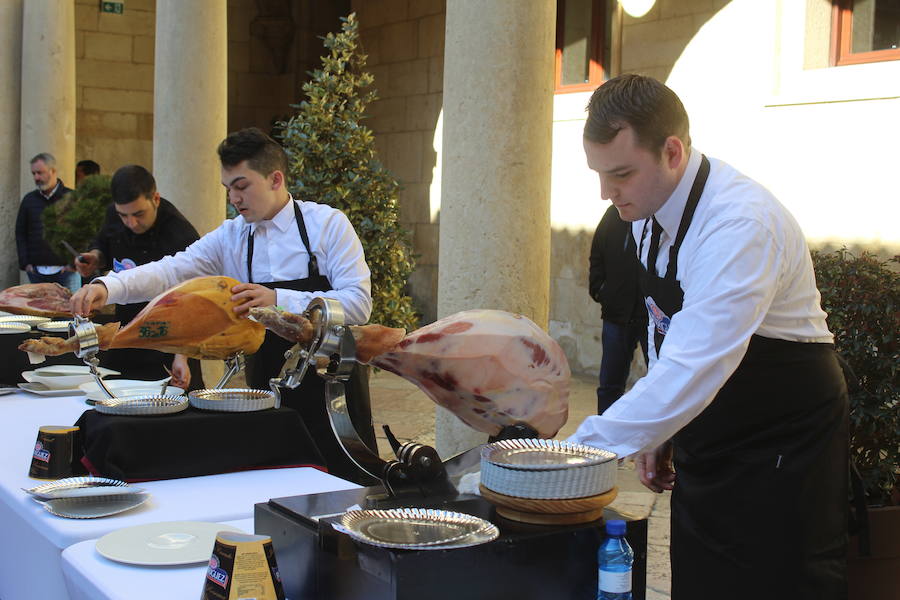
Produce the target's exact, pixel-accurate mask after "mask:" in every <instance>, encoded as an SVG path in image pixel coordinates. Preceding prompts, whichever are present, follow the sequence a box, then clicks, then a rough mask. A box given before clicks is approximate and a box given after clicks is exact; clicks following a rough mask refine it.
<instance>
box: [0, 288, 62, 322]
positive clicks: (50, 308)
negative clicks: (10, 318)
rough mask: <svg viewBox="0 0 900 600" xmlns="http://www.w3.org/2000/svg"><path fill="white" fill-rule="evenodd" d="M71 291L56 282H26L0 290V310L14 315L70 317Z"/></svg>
mask: <svg viewBox="0 0 900 600" xmlns="http://www.w3.org/2000/svg"><path fill="white" fill-rule="evenodd" d="M71 298H72V292H70V291H69V289H68V288H65V287H63V286H61V285H59V284H58V283H26V284H25V285H16V286H13V287H11V288H6V289H5V290H3V291H2V292H0V310H4V311H6V312H10V313H13V314H15V315H35V316H38V317H70V318H71V317H72V313H71V312H69V300H70V299H71Z"/></svg>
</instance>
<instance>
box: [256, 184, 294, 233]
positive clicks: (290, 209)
mask: <svg viewBox="0 0 900 600" xmlns="http://www.w3.org/2000/svg"><path fill="white" fill-rule="evenodd" d="M269 223H271V224H272V225H274V226H275V227H277V228H278V230H279V231H281V232H282V233H284V232H285V231H287V230H288V229H289V228H290V227H291V225H293V226H294V227H296V224H295V223H296V219H295V218H294V197H293V196H291V195H290V194H288V201H287V203H285V205H284V206H283V207H282V208H281V210H279V211H278V212H277V213H275V216H274V217H272V218H271V219H267V220H265V221H257V222H256V223H250V234H251V235H255V234H256V231H257V230H259V231H265V230H267V229H268V228H269V227H270V225H269Z"/></svg>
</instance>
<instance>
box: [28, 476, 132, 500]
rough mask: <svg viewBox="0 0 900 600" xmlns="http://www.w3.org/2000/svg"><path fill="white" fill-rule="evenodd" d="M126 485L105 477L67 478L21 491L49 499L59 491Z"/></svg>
mask: <svg viewBox="0 0 900 600" xmlns="http://www.w3.org/2000/svg"><path fill="white" fill-rule="evenodd" d="M127 486H128V484H127V483H125V482H124V481H119V480H118V479H108V478H106V477H67V478H65V479H58V480H56V481H51V482H49V483H42V484H41V485H36V486H34V487H31V488H27V489H26V488H22V491H24V492H26V493H28V494H31V495H32V496H34V497H35V498H42V499H45V500H46V499H50V498H52V497H53V496H52V494H53V493H54V492H59V491H61V490H77V489H84V488H99V487H127Z"/></svg>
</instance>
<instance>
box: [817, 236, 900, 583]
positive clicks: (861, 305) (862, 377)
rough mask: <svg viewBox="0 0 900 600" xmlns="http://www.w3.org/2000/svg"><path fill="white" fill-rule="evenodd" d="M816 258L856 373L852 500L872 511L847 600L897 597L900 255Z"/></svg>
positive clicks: (852, 557) (853, 546)
mask: <svg viewBox="0 0 900 600" xmlns="http://www.w3.org/2000/svg"><path fill="white" fill-rule="evenodd" d="M812 257H813V264H814V266H815V270H816V280H817V283H818V286H819V291H820V292H821V294H822V308H823V309H824V310H825V311H826V312H827V313H828V326H829V328H830V329H831V331H832V332H833V333H834V336H835V347H836V349H837V351H838V353H839V354H840V355H841V356H842V357H843V359H844V360H845V361H846V362H847V364H848V365H849V367H850V370H852V374H849V373H848V390H849V392H850V456H851V458H852V459H853V462H854V465H855V467H856V469H857V470H858V472H859V475H860V478H861V480H862V486H861V489H859V486H858V488H857V491H856V494H855V496H856V498H855V501H856V504H857V505H864V506H867V507H868V510H867V511H857V512H856V514H855V519H854V523H852V525H855V527H853V526H852V527H851V530H852V531H851V533H855V535H854V537H853V538H852V539H851V543H850V548H849V554H848V575H849V579H850V598H851V600H868V599H870V598H871V599H872V600H875V599H876V598H877V599H878V600H888V599H891V598H895V599H896V598H900V586H898V585H897V572H898V571H900V543H898V540H900V506H898V503H900V488H898V483H897V475H898V456H900V387H898V385H897V370H898V362H900V361H898V359H900V342H898V335H900V271H898V267H900V256H895V257H894V258H892V259H891V260H889V261H884V260H881V259H879V258H878V257H877V256H875V255H873V254H870V253H867V252H863V253H861V254H860V255H859V256H856V255H854V254H852V253H851V252H849V251H848V250H847V249H846V248H843V249H841V250H837V251H835V252H813V253H812ZM860 496H862V497H860ZM853 530H856V531H855V532H854V531H853Z"/></svg>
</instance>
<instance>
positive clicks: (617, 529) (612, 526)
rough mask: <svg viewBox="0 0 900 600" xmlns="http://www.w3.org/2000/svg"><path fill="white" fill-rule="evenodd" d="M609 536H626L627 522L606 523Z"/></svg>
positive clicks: (613, 521)
mask: <svg viewBox="0 0 900 600" xmlns="http://www.w3.org/2000/svg"><path fill="white" fill-rule="evenodd" d="M606 533H607V535H625V521H620V520H612V521H607V522H606Z"/></svg>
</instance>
